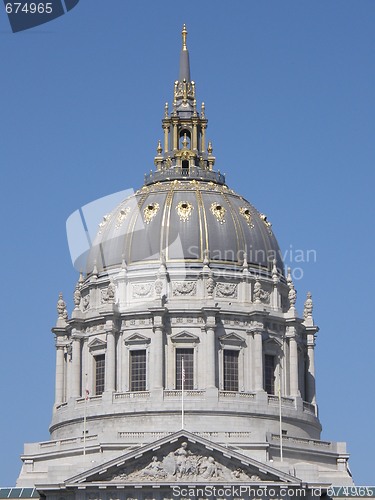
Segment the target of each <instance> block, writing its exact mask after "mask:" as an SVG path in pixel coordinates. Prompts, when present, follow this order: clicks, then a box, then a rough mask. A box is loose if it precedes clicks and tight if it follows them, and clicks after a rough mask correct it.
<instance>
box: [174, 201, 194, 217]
mask: <svg viewBox="0 0 375 500" xmlns="http://www.w3.org/2000/svg"><path fill="white" fill-rule="evenodd" d="M176 210H177V213H178V216H179V217H180V220H181V221H183V222H186V221H188V220H189V217H190V214H191V211H192V210H194V207H193V205H192V204H191V203H190V202H188V201H180V203H178V205H177V206H176Z"/></svg>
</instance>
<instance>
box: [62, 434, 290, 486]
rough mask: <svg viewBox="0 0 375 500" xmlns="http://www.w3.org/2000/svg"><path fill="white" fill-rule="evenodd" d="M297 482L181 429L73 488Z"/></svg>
mask: <svg viewBox="0 0 375 500" xmlns="http://www.w3.org/2000/svg"><path fill="white" fill-rule="evenodd" d="M228 482H231V483H233V484H249V483H251V484H254V485H256V484H264V483H287V484H296V482H297V483H298V480H297V479H296V478H295V477H293V476H290V475H289V474H286V473H285V472H282V471H280V470H278V469H275V468H273V467H270V466H268V465H266V464H263V463H261V462H258V461H256V460H254V459H252V458H250V457H248V456H246V455H242V454H240V453H238V452H237V451H234V450H232V449H231V448H226V447H224V446H221V445H218V444H217V443H213V442H212V441H209V440H208V439H205V438H202V437H200V436H197V435H195V434H192V433H190V432H188V431H185V430H181V431H179V432H176V433H173V434H170V435H168V436H166V437H164V438H162V439H159V440H158V441H154V442H152V443H149V444H148V445H145V446H140V447H138V448H136V449H133V450H132V451H130V452H128V453H125V454H123V455H121V456H119V457H118V458H116V459H114V460H111V461H108V462H106V463H104V464H102V465H100V466H97V467H95V468H93V469H90V470H88V471H86V472H84V473H81V474H79V475H77V476H74V477H72V478H70V479H68V480H67V481H65V485H66V486H67V487H68V486H69V487H74V486H76V487H80V488H81V487H83V486H85V487H88V486H102V487H111V486H113V487H116V486H121V485H122V486H124V487H125V486H129V487H132V486H134V485H155V484H158V485H160V486H162V485H170V484H189V485H190V484H191V485H194V484H206V483H207V484H211V483H215V484H225V483H228Z"/></svg>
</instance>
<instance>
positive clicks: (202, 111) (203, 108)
mask: <svg viewBox="0 0 375 500" xmlns="http://www.w3.org/2000/svg"><path fill="white" fill-rule="evenodd" d="M204 111H205V107H204V102H202V108H201V118H205V116H204Z"/></svg>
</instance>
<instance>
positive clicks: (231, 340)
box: [219, 332, 246, 348]
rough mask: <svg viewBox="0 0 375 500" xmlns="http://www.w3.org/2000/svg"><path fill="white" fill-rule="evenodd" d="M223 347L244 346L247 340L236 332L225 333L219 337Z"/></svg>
mask: <svg viewBox="0 0 375 500" xmlns="http://www.w3.org/2000/svg"><path fill="white" fill-rule="evenodd" d="M219 340H220V344H221V347H223V348H224V347H230V346H232V347H237V348H240V347H244V346H245V345H246V341H245V339H244V338H242V337H241V336H240V335H238V334H237V333H235V332H230V333H226V334H225V335H223V336H221V337H219Z"/></svg>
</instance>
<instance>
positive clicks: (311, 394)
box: [306, 334, 316, 404]
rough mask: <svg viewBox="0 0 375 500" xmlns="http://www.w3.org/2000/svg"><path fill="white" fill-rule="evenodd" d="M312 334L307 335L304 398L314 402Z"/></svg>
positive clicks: (313, 344) (313, 345)
mask: <svg viewBox="0 0 375 500" xmlns="http://www.w3.org/2000/svg"><path fill="white" fill-rule="evenodd" d="M314 347H315V343H314V334H310V335H308V337H307V360H308V361H307V362H308V366H307V373H306V376H307V384H306V389H307V395H306V399H307V401H308V402H309V403H313V404H314V403H316V397H315V359H314Z"/></svg>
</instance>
